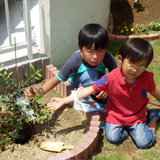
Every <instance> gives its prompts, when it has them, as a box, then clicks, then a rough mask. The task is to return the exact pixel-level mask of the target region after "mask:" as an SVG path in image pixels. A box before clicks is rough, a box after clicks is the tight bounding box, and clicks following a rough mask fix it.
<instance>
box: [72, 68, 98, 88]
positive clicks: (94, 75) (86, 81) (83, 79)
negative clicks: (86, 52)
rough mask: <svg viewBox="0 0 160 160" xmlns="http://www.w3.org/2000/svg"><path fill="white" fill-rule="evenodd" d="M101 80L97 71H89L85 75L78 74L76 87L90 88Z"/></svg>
mask: <svg viewBox="0 0 160 160" xmlns="http://www.w3.org/2000/svg"><path fill="white" fill-rule="evenodd" d="M99 78H100V76H99V74H98V72H97V71H96V70H95V69H91V70H87V71H85V72H83V73H80V74H77V75H76V76H75V77H74V87H75V88H78V87H79V85H81V86H84V87H85V86H89V85H91V84H93V83H94V82H96V81H97V80H98V79H99Z"/></svg>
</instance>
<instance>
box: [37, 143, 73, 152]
mask: <svg viewBox="0 0 160 160" xmlns="http://www.w3.org/2000/svg"><path fill="white" fill-rule="evenodd" d="M39 147H40V148H41V149H43V150H47V151H53V152H61V151H62V150H63V149H72V148H73V146H72V145H69V146H64V143H63V142H43V143H41V144H40V146H39Z"/></svg>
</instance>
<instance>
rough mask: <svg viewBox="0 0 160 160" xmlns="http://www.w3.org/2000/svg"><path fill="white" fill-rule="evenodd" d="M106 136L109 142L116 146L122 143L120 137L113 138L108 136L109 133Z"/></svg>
mask: <svg viewBox="0 0 160 160" xmlns="http://www.w3.org/2000/svg"><path fill="white" fill-rule="evenodd" d="M105 136H106V139H107V140H108V141H109V142H111V143H114V144H116V143H119V142H120V141H121V140H120V138H119V137H118V136H113V135H111V134H107V133H106V134H105Z"/></svg>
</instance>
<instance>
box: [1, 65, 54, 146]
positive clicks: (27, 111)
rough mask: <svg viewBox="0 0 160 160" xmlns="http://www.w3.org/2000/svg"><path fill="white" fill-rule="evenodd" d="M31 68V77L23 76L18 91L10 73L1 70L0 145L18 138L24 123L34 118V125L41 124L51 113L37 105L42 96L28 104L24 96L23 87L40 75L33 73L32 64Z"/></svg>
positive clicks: (39, 95) (37, 72) (42, 106)
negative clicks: (2, 87) (0, 135)
mask: <svg viewBox="0 0 160 160" xmlns="http://www.w3.org/2000/svg"><path fill="white" fill-rule="evenodd" d="M2 66H3V65H1V66H0V68H2ZM31 68H32V69H31V70H32V74H31V76H29V74H28V73H26V74H25V75H24V77H25V79H26V81H24V82H21V83H18V90H17V83H16V82H15V80H14V79H12V78H11V75H12V72H11V73H7V72H6V69H3V70H2V71H1V73H0V85H2V86H4V87H5V92H4V93H3V94H1V95H0V111H2V108H3V110H4V111H3V112H1V114H0V128H1V134H2V137H0V145H1V144H3V143H4V142H6V144H7V145H8V144H9V142H10V141H11V140H12V141H13V142H14V141H15V139H16V138H18V137H19V136H20V135H19V133H20V131H21V130H23V127H24V125H25V123H28V122H29V121H31V120H32V119H34V118H36V119H35V123H43V119H44V118H48V117H50V115H52V113H53V112H50V111H48V110H47V109H46V108H45V105H41V104H39V99H40V98H42V96H43V95H42V94H38V95H37V96H36V98H35V99H33V100H32V101H30V102H29V101H28V100H27V98H25V96H24V93H23V91H24V87H26V86H28V85H29V84H30V83H31V82H32V81H34V80H35V79H38V77H37V75H38V76H39V75H40V73H39V72H40V71H41V70H37V71H35V69H34V67H33V65H32V64H31ZM34 71H35V72H34ZM18 96H19V97H20V98H19V99H16V98H15V97H18ZM22 100H23V101H22ZM22 102H23V103H22Z"/></svg>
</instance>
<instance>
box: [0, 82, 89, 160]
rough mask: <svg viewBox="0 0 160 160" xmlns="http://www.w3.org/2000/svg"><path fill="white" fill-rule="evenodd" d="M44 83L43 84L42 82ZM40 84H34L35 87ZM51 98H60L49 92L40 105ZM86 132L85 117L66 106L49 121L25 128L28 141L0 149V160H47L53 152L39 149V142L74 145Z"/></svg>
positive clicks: (53, 92) (86, 123) (55, 93)
mask: <svg viewBox="0 0 160 160" xmlns="http://www.w3.org/2000/svg"><path fill="white" fill-rule="evenodd" d="M42 83H44V82H42ZM42 83H40V84H36V86H37V87H39V86H41V85H42ZM52 97H60V95H59V94H57V92H56V91H55V90H54V89H53V90H51V91H49V92H48V93H47V94H46V95H44V97H43V98H41V99H40V103H42V104H46V103H49V102H50V99H51V98H52ZM87 131H88V122H87V120H86V115H85V114H83V113H82V112H78V111H76V110H75V109H74V108H73V107H72V105H67V106H64V107H62V108H61V109H59V110H58V111H56V112H55V113H54V115H53V117H51V118H50V119H46V120H45V121H44V123H43V124H39V125H38V126H37V127H35V126H34V125H33V124H32V123H31V124H30V125H28V126H27V128H26V130H25V133H26V134H28V136H29V137H30V139H29V140H28V142H26V143H24V144H16V143H12V144H9V145H8V146H6V147H5V148H1V153H0V156H1V160H15V159H17V160H20V159H23V160H28V159H30V160H41V159H43V160H47V159H48V158H49V157H51V156H54V155H56V153H54V152H49V151H45V150H42V149H40V148H39V144H40V143H41V142H52V141H54V142H64V145H73V146H74V145H76V144H78V143H79V142H80V140H81V139H82V138H83V137H84V136H85V134H86V133H87Z"/></svg>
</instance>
